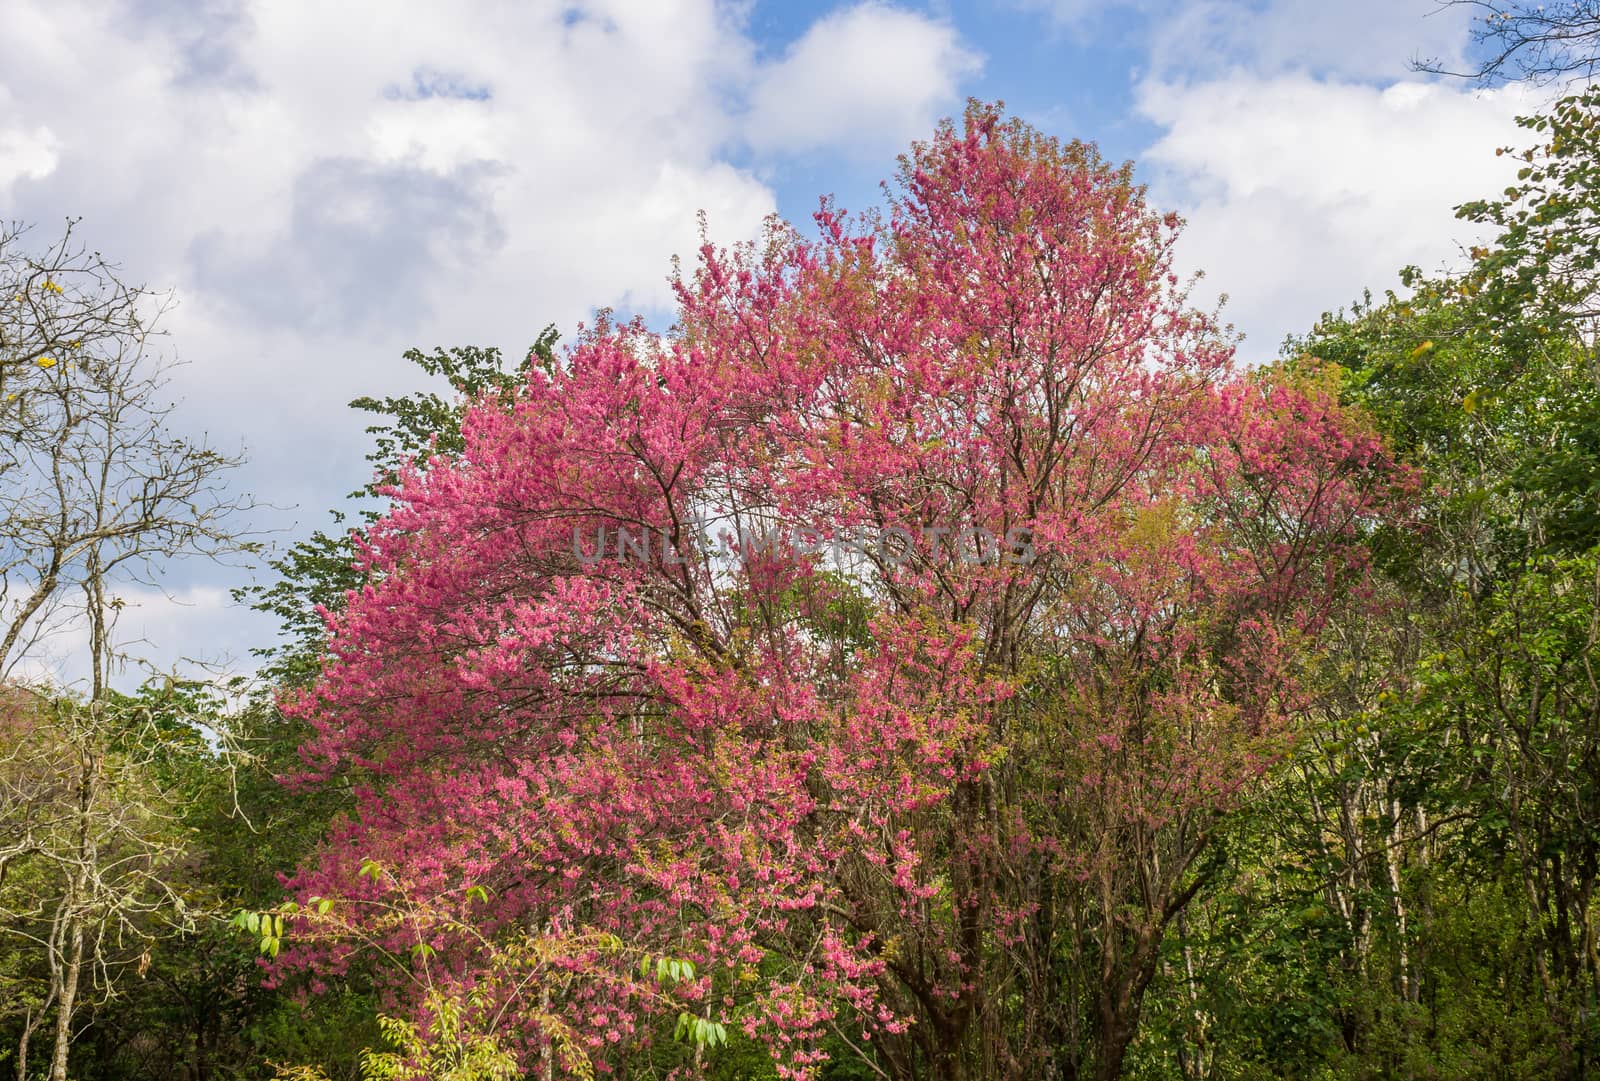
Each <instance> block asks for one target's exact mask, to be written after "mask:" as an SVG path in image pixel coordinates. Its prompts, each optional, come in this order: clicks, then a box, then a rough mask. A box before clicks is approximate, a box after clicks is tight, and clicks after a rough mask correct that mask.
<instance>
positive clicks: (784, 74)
mask: <svg viewBox="0 0 1600 1081" xmlns="http://www.w3.org/2000/svg"><path fill="white" fill-rule="evenodd" d="M982 66H983V58H982V57H981V56H979V55H978V54H977V53H975V52H973V51H971V50H969V49H968V48H967V47H966V46H964V45H963V44H962V41H961V37H960V35H959V34H958V33H957V32H956V30H955V28H954V27H953V26H951V25H949V24H948V23H944V22H939V21H935V20H932V19H929V18H927V17H925V16H923V15H920V14H918V13H915V12H911V11H906V10H903V9H900V8H896V7H891V6H889V5H887V4H881V3H875V2H868V3H863V4H858V5H857V6H855V7H851V8H846V9H843V10H841V11H837V12H834V13H833V14H831V15H827V16H825V17H823V18H822V19H819V20H818V21H817V22H815V23H813V24H812V26H811V28H810V29H809V30H807V31H806V33H805V36H803V37H802V38H800V40H799V41H797V42H795V43H794V44H793V45H792V46H790V47H789V49H788V51H787V52H785V53H784V55H783V57H782V59H780V60H779V61H778V62H776V63H774V64H772V65H770V66H769V67H767V68H765V69H764V70H762V71H761V73H760V74H759V75H758V77H757V79H756V82H755V86H754V88H753V89H752V90H751V93H750V113H749V115H748V117H747V119H746V124H745V137H746V139H747V140H748V141H749V142H750V144H751V145H752V146H753V147H755V148H756V149H757V150H760V151H764V152H768V153H770V152H773V151H776V150H784V151H790V152H792V151H796V150H813V149H816V148H819V147H824V146H835V145H840V144H849V145H852V146H854V147H855V148H857V149H861V150H867V151H880V150H883V149H885V148H891V149H898V148H899V147H900V146H901V145H902V144H904V143H905V142H907V141H908V140H910V139H912V138H916V137H920V136H922V135H925V134H927V132H928V129H929V128H930V127H931V126H932V124H933V121H934V120H935V119H936V118H937V116H938V115H939V114H940V113H941V111H943V110H946V109H947V108H948V107H949V105H950V104H951V102H952V101H955V100H958V97H959V87H960V85H961V82H962V80H963V79H966V78H968V77H969V76H972V75H975V74H977V72H978V71H979V70H980V69H981V68H982Z"/></svg>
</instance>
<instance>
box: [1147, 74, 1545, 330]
mask: <svg viewBox="0 0 1600 1081" xmlns="http://www.w3.org/2000/svg"><path fill="white" fill-rule="evenodd" d="M1536 107H1537V102H1536V100H1535V99H1534V98H1533V97H1532V96H1531V94H1530V93H1529V92H1528V91H1527V90H1526V89H1524V88H1521V87H1508V88H1506V89H1503V90H1498V91H1492V92H1473V91H1469V90H1466V89H1464V88H1460V87H1453V86H1446V85H1441V84H1437V83H1419V82H1400V83H1395V84H1392V85H1390V86H1388V87H1387V88H1379V87H1375V86H1369V85H1361V84H1356V83H1349V82H1339V81H1329V80H1320V79H1315V78H1312V77H1310V76H1307V75H1280V76H1273V77H1260V76H1253V75H1245V74H1237V73H1236V74H1233V75H1230V76H1227V77H1224V78H1220V79H1215V80H1210V81H1205V82H1198V83H1193V84H1167V83H1151V84H1147V85H1146V86H1144V87H1143V88H1142V90H1141V93H1140V99H1139V109H1140V111H1141V112H1142V113H1143V114H1144V115H1145V116H1146V117H1148V118H1149V119H1150V120H1153V121H1154V122H1156V123H1158V124H1159V125H1161V126H1162V127H1163V128H1165V129H1166V134H1165V135H1163V136H1162V137H1161V138H1160V139H1158V140H1157V141H1156V142H1155V144H1154V145H1152V146H1151V147H1150V148H1149V149H1148V150H1146V151H1145V152H1144V153H1143V154H1142V155H1140V161H1141V164H1142V166H1143V168H1144V169H1145V170H1146V173H1147V175H1149V176H1150V177H1151V189H1152V191H1151V194H1152V198H1153V199H1154V200H1155V202H1156V203H1157V205H1160V206H1163V207H1167V208H1172V209H1177V210H1178V211H1180V212H1181V213H1182V214H1183V215H1184V216H1185V217H1186V218H1187V219H1188V222H1189V225H1188V228H1187V230H1186V232H1185V236H1184V238H1183V240H1182V241H1181V243H1180V249H1179V253H1180V259H1181V260H1182V262H1183V263H1184V264H1185V265H1186V266H1188V267H1190V268H1204V269H1205V271H1206V273H1207V286H1208V289H1209V292H1210V294H1211V295H1213V296H1214V295H1215V292H1216V291H1218V290H1220V291H1225V292H1226V293H1228V294H1229V296H1230V302H1229V305H1228V308H1227V309H1226V313H1225V314H1226V315H1227V316H1228V317H1229V318H1230V319H1231V320H1232V321H1233V322H1235V323H1236V325H1238V326H1239V328H1240V329H1241V330H1243V331H1245V332H1246V334H1247V335H1248V336H1249V342H1248V345H1247V346H1246V348H1245V350H1244V355H1245V356H1246V357H1247V358H1249V359H1252V360H1259V359H1264V358H1265V357H1268V356H1270V355H1272V353H1273V351H1274V350H1275V349H1276V348H1277V346H1278V344H1279V342H1280V341H1281V339H1282V337H1283V335H1284V334H1286V333H1289V332H1303V331H1305V330H1308V329H1309V328H1310V326H1311V324H1312V323H1313V322H1314V321H1315V320H1316V318H1317V317H1318V316H1319V315H1320V314H1321V313H1322V312H1323V311H1325V310H1329V309H1332V308H1337V307H1340V306H1342V305H1344V304H1346V303H1347V302H1348V301H1350V300H1352V299H1355V298H1356V297H1358V296H1359V295H1360V292H1361V290H1362V289H1364V288H1367V287H1371V288H1372V289H1373V290H1374V291H1381V290H1382V289H1384V288H1389V287H1393V286H1395V285H1396V282H1397V278H1396V272H1397V271H1398V270H1399V268H1400V267H1402V266H1405V265H1407V264H1416V265H1419V266H1421V267H1422V268H1423V269H1425V270H1436V269H1440V268H1441V267H1443V266H1445V265H1447V264H1452V263H1455V262H1456V261H1457V257H1458V255H1459V252H1460V248H1461V246H1462V245H1464V244H1467V243H1470V242H1472V241H1474V240H1476V239H1477V238H1478V237H1479V236H1480V235H1481V234H1480V233H1479V232H1478V231H1477V230H1476V228H1475V227H1474V226H1472V225H1471V224H1470V223H1466V222H1461V221H1457V220H1456V219H1455V217H1454V214H1453V207H1454V206H1455V205H1457V204H1459V203H1462V202H1465V201H1467V200H1469V199H1474V198H1480V197H1483V196H1486V195H1492V194H1494V193H1495V192H1497V191H1499V190H1500V189H1501V188H1503V187H1504V186H1505V184H1506V183H1507V182H1508V181H1509V179H1510V177H1511V174H1512V173H1513V172H1514V168H1515V167H1514V165H1513V164H1512V163H1511V161H1510V159H1509V158H1497V157H1496V156H1495V154H1494V150H1495V147H1496V146H1499V145H1503V144H1507V143H1511V144H1515V143H1517V142H1518V141H1519V134H1521V133H1520V132H1519V129H1517V128H1516V127H1515V126H1514V124H1513V118H1514V117H1515V116H1517V115H1518V114H1520V113H1526V112H1529V111H1532V110H1533V109H1535V108H1536ZM1197 299H1200V298H1198V297H1197Z"/></svg>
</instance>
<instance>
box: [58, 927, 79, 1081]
mask: <svg viewBox="0 0 1600 1081" xmlns="http://www.w3.org/2000/svg"><path fill="white" fill-rule="evenodd" d="M68 918H69V919H72V921H73V922H72V955H71V957H69V958H68V960H67V965H66V968H65V969H63V970H62V973H61V1002H60V1005H58V1006H57V1007H56V1046H55V1054H54V1055H53V1056H52V1058H51V1061H50V1081H67V1052H68V1051H69V1050H70V1049H71V1046H72V1012H73V1008H74V1006H76V1004H77V999H78V980H79V977H80V976H81V974H82V972H83V924H82V923H81V922H79V921H78V920H76V919H74V918H72V917H68Z"/></svg>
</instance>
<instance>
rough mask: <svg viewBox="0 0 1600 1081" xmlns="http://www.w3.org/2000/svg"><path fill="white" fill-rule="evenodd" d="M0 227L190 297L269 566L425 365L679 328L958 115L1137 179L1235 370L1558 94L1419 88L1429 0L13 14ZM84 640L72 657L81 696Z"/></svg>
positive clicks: (591, 3)
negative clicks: (389, 403) (706, 262)
mask: <svg viewBox="0 0 1600 1081" xmlns="http://www.w3.org/2000/svg"><path fill="white" fill-rule="evenodd" d="M0 21H3V24H4V25H3V28H0V217H3V218H7V219H17V220H22V221H30V222H35V223H38V228H39V234H38V235H40V236H41V237H43V236H47V235H49V233H50V232H51V231H52V230H53V229H55V228H57V227H58V224H59V222H60V221H61V220H62V219H63V218H65V217H67V216H68V215H71V216H79V217H81V218H82V219H83V222H82V225H81V226H80V229H81V232H82V235H83V236H84V238H85V239H86V240H87V241H88V242H89V243H90V244H91V245H92V246H93V247H96V248H98V249H100V250H101V251H103V252H105V253H106V254H108V255H110V256H112V257H114V258H115V259H117V260H119V261H120V262H121V263H122V265H123V266H124V268H125V271H126V274H127V276H128V277H129V278H132V279H135V280H140V281H145V282H148V283H150V284H152V285H155V286H158V287H163V288H171V289H173V290H175V292H176V295H177V298H178V301H179V306H178V308H177V310H176V311H175V312H174V313H173V315H172V316H171V317H170V319H169V320H168V322H167V328H168V330H169V331H170V332H171V338H170V345H171V346H172V350H173V352H174V354H175V355H176V357H177V358H178V359H179V360H181V361H182V362H183V364H184V366H183V367H181V368H180V369H178V371H177V372H176V374H175V376H174V379H173V383H172V389H173V392H174V393H175V394H176V395H177V396H179V397H181V398H182V399H183V408H182V416H183V418H184V422H185V423H186V424H187V425H188V426H189V427H191V428H192V429H194V430H196V431H201V430H203V431H206V432H208V433H209V434H210V437H211V438H212V439H213V440H214V441H215V442H217V443H219V444H221V445H223V446H225V447H238V446H241V445H242V446H243V447H244V449H245V451H246V452H247V454H248V455H249V458H250V464H249V466H248V467H247V468H246V469H245V470H243V471H242V472H241V474H240V476H239V477H238V483H239V486H240V487H241V488H242V489H245V490H248V491H250V492H252V493H253V494H254V495H256V497H257V498H259V499H260V500H262V501H263V502H264V503H265V504H268V505H269V506H268V507H266V508H264V509H263V510H262V511H261V513H260V514H259V515H258V516H257V519H256V522H255V524H256V525H257V526H258V527H260V528H263V529H269V530H275V531H277V532H276V533H275V536H276V538H277V540H278V541H279V543H285V542H288V541H290V540H292V539H294V538H295V537H296V536H299V535H303V534H304V533H305V532H307V531H309V530H310V529H311V528H313V527H316V526H321V525H324V524H325V523H326V522H327V516H326V510H327V508H329V507H332V506H335V505H337V504H338V503H339V502H340V499H341V497H342V495H343V494H344V493H345V492H347V491H349V490H350V489H351V488H352V487H354V486H356V485H357V484H359V483H360V482H361V481H362V480H364V479H365V477H364V466H363V463H362V461H361V456H362V454H363V452H364V437H363V435H362V434H361V427H362V424H361V421H360V418H359V417H356V416H354V415H352V414H351V413H350V412H349V411H348V410H347V409H346V408H345V403H346V402H348V401H349V400H350V399H351V398H353V397H355V396H357V395H361V394H384V393H395V392H404V391H406V390H408V389H412V387H413V386H414V385H415V380H414V379H413V377H412V373H411V372H410V371H409V370H408V369H407V366H406V365H405V364H404V362H403V361H401V359H400V355H401V353H402V352H403V351H404V350H405V349H406V348H407V347H409V346H413V345H417V346H423V347H431V346H434V345H453V344H480V345H499V346H501V347H503V348H505V349H507V350H508V351H513V352H520V351H521V350H522V349H524V348H525V347H526V346H527V344H528V343H529V342H531V341H532V339H533V338H534V336H535V335H536V334H537V333H538V331H539V329H540V328H541V327H543V326H544V325H545V324H546V323H548V322H555V323H556V324H557V325H558V326H560V327H562V328H565V329H568V330H570V329H571V328H572V327H573V326H574V325H576V323H577V322H578V321H580V320H582V319H584V318H586V317H587V316H588V315H589V314H590V313H591V312H592V311H593V309H594V308H595V307H598V306H612V307H615V308H617V309H618V310H620V311H624V312H640V313H642V314H644V315H646V316H647V317H648V318H650V319H652V321H656V322H664V321H666V320H668V319H669V318H670V310H669V308H668V307H667V305H668V303H669V295H668V291H667V287H666V280H667V275H668V273H669V271H670V259H671V256H672V255H673V254H674V253H681V254H685V255H689V254H691V253H692V251H693V249H694V247H695V245H696V214H697V212H698V211H702V210H703V211H704V212H705V213H706V216H707V220H708V222H709V227H710V231H711V234H712V236H713V238H714V239H716V240H718V241H723V242H731V241H735V240H738V239H741V238H744V237H746V236H749V235H752V234H753V232H754V231H755V230H756V228H757V227H758V225H759V223H760V221H761V220H762V218H763V216H764V215H766V214H769V213H772V212H777V213H780V214H782V215H783V216H785V217H787V218H790V219H791V220H796V221H800V222H804V221H805V220H806V219H807V217H808V216H809V214H810V213H811V212H812V210H813V209H815V206H816V201H817V197H818V196H819V195H820V194H821V193H824V192H832V193H835V194H836V195H837V197H838V199H839V201H840V202H841V203H842V204H843V205H846V206H849V207H852V208H859V207H862V206H865V205H868V204H869V203H873V202H876V201H877V199H878V197H879V196H878V189H877V183H878V181H879V180H880V179H882V178H884V177H886V176H889V175H891V174H892V171H893V167H894V158H895V155H896V154H897V153H898V152H899V151H900V150H901V149H903V148H904V147H905V146H906V144H907V143H908V142H909V141H910V140H911V139H914V138H919V137H923V136H926V135H927V134H928V133H929V132H931V130H932V129H933V126H934V124H935V123H936V121H937V119H938V118H940V117H942V116H948V115H951V114H952V113H958V112H959V111H960V109H961V106H962V103H963V101H964V100H965V99H966V98H967V97H968V96H977V97H980V98H984V99H988V100H995V99H1000V100H1004V101H1005V102H1006V103H1007V105H1008V107H1009V108H1010V109H1011V110H1013V111H1014V112H1017V113H1019V114H1020V115H1022V116H1024V117H1026V118H1027V119H1029V120H1030V121H1032V122H1033V123H1035V124H1036V125H1038V126H1040V127H1041V128H1043V129H1045V130H1047V131H1049V132H1051V133H1053V134H1056V135H1059V136H1062V137H1065V138H1083V139H1089V140H1094V141H1096V142H1098V143H1099V145H1100V147H1101V149H1102V151H1103V152H1104V153H1105V154H1106V155H1107V156H1108V157H1110V158H1113V159H1116V160H1122V159H1133V160H1135V161H1136V162H1137V163H1138V169H1139V176H1140V178H1141V179H1142V180H1144V181H1145V182H1147V183H1148V184H1149V186H1150V192H1151V198H1152V201H1153V202H1155V203H1156V204H1157V205H1158V206H1160V207H1162V208H1163V209H1174V210H1178V211H1179V212H1180V213H1182V214H1183V215H1184V216H1185V217H1186V218H1187V219H1188V221H1189V227H1188V230H1187V232H1186V234H1185V237H1184V239H1183V241H1182V242H1181V245H1180V248H1179V259H1180V262H1181V264H1182V266H1183V267H1184V268H1185V269H1186V270H1189V271H1197V270H1204V271H1205V272H1206V278H1205V280H1204V281H1203V282H1202V283H1201V284H1200V285H1199V286H1197V288H1196V291H1195V294H1194V296H1195V298H1196V300H1197V301H1198V302H1200V303H1202V304H1204V305H1205V306H1207V307H1209V306H1211V305H1212V304H1214V303H1215V302H1216V298H1217V297H1218V295H1219V294H1221V293H1226V294H1228V296H1229V302H1228V304H1227V306H1226V308H1225V309H1224V312H1225V315H1226V316H1227V317H1228V318H1229V319H1231V320H1232V321H1233V322H1234V323H1235V324H1236V325H1237V327H1238V328H1239V329H1240V330H1241V331H1242V332H1243V333H1244V334H1245V335H1246V338H1245V340H1244V343H1243V345H1242V347H1241V356H1242V357H1244V358H1245V359H1247V360H1250V361H1256V360H1261V359H1266V358H1269V357H1271V356H1272V355H1273V354H1274V353H1275V351H1276V348H1277V345H1278V343H1279V342H1280V341H1281V340H1282V338H1283V336H1284V335H1285V334H1286V333H1289V332H1292V331H1302V330H1305V329H1306V328H1307V327H1308V326H1309V325H1310V323H1311V322H1312V321H1314V320H1315V318H1316V316H1317V315H1318V314H1319V313H1320V312H1322V311H1323V310H1325V309H1329V308H1334V307H1338V306H1340V305H1341V304H1343V303H1346V302H1347V301H1349V300H1350V299H1351V298H1353V297H1355V296H1357V295H1359V293H1360V292H1361V290H1362V289H1363V288H1367V287H1371V288H1373V289H1374V290H1379V291H1381V290H1382V289H1384V288H1387V287H1391V286H1393V285H1394V284H1395V271H1396V270H1397V269H1398V268H1399V267H1401V266H1403V265H1406V264H1408V263H1416V264H1419V265H1422V266H1424V267H1427V268H1437V267H1440V266H1443V265H1447V264H1449V263H1451V262H1453V261H1454V260H1455V258H1456V256H1457V253H1458V252H1459V250H1460V248H1461V246H1462V245H1463V244H1466V243H1469V242H1471V241H1473V240H1475V239H1477V238H1476V237H1475V236H1474V235H1472V234H1470V233H1469V232H1467V231H1466V230H1465V228H1464V227H1463V226H1462V225H1461V224H1460V223H1458V222H1456V221H1455V220H1454V219H1453V217H1452V215H1451V208H1452V207H1453V206H1454V205H1455V204H1457V203H1460V202H1462V201H1464V200H1466V199H1470V198H1475V197H1478V196H1481V195H1484V194H1487V193H1490V192H1494V191H1497V190H1499V189H1500V188H1501V187H1503V186H1504V184H1505V183H1506V180H1507V171H1508V170H1509V168H1510V165H1509V162H1508V160H1506V159H1497V158H1496V157H1495V156H1494V148H1495V146H1497V145H1499V144H1502V143H1507V142H1517V141H1518V139H1517V132H1516V129H1515V128H1514V126H1513V124H1512V118H1513V117H1514V116H1515V115H1517V114H1518V113H1524V112H1528V111H1531V110H1533V109H1536V108H1537V107H1538V104H1539V102H1540V101H1541V100H1542V95H1541V93H1540V92H1537V91H1535V90H1533V89H1530V88H1527V87H1523V86H1519V85H1515V84H1513V85H1510V86H1507V87H1504V88H1501V89H1498V90H1496V91H1493V92H1487V93H1485V92H1477V91H1474V90H1472V89H1471V88H1470V87H1467V86H1464V85H1461V84H1459V83H1453V82H1448V81H1446V82H1441V81H1437V80H1433V79H1429V78H1425V77H1422V76H1419V75H1417V74H1415V73H1414V72H1412V71H1411V70H1410V69H1409V66H1408V62H1409V61H1410V60H1411V59H1412V58H1414V57H1418V56H1425V57H1436V58H1441V59H1445V60H1451V59H1455V58H1459V57H1460V56H1461V55H1462V53H1463V51H1464V50H1466V49H1467V48H1468V44H1469V35H1468V31H1469V25H1468V22H1467V15H1466V12H1465V10H1463V9H1448V10H1441V9H1439V8H1438V6H1437V5H1436V4H1435V3H1434V2H1433V0H1344V2H1341V3H1337V4H1334V3H1327V2H1325V0H1322V2H1317V0H1168V2H1160V0H1123V2H1118V0H1101V2H1099V3H1090V2H1087V0H995V2H980V0H959V2H956V0H946V2H927V3H915V2H909V0H905V2H896V3H890V2H887V0H861V2H846V3H839V4H826V3H825V4H800V3H778V2H772V0H749V2H740V3H727V2H718V0H585V2H565V0H548V2H540V0H528V2H526V3H521V4H505V3H497V2H494V0H483V2H481V3H473V2H464V3H459V4H450V5H443V4H437V3H424V2H421V0H371V2H349V3H344V2H341V3H337V4H329V3H326V2H323V3H312V2H309V0H199V2H195V3H183V2H179V0H94V2H77V0H5V13H4V15H3V16H0ZM241 578H242V576H241V573H240V572H236V571H227V570H222V569H218V568H212V567H206V566H197V565H190V566H180V567H175V568H173V570H172V573H171V574H170V576H169V577H168V580H167V581H166V583H165V586H166V589H165V592H164V593H163V592H162V591H156V590H151V589H148V588H142V587H139V588H135V587H129V588H128V589H127V590H126V591H125V593H126V598H127V600H128V602H129V606H130V607H129V608H128V610H127V612H126V613H125V615H124V617H123V630H124V632H125V635H126V636H127V637H129V638H142V639H146V640H147V641H148V645H146V646H143V647H141V650H142V652H144V653H145V654H147V655H149V656H151V657H153V658H154V659H156V660H157V661H158V662H159V663H161V664H162V665H166V664H170V663H174V662H176V661H177V660H178V659H179V658H181V657H203V658H206V659H209V660H212V661H220V662H222V663H224V664H232V665H234V666H236V667H237V666H245V667H247V666H248V663H249V659H248V650H249V648H250V646H252V645H256V644H259V643H261V642H262V641H263V640H264V639H266V638H268V637H270V635H271V633H272V627H271V625H270V623H266V622H264V621H262V620H261V619H259V618H257V617H254V616H252V615H251V614H250V613H246V612H241V611H239V610H238V609H236V608H234V607H232V606H231V605H230V603H229V602H228V599H227V588H228V587H229V586H230V585H233V584H236V583H238V582H239V581H240V580H241ZM74 647H75V641H74V636H73V635H72V634H71V633H70V632H69V633H67V634H65V635H63V636H62V637H61V638H60V639H59V640H58V641H57V642H56V646H55V649H56V654H55V657H54V658H41V659H40V660H39V662H38V663H39V666H40V668H41V670H48V669H49V668H50V667H51V666H52V665H54V666H55V667H56V668H57V670H59V671H60V672H62V673H64V674H65V675H66V676H68V677H70V676H71V675H72V674H73V672H74V670H75V669H74V662H73V660H72V659H71V658H72V656H73V650H74Z"/></svg>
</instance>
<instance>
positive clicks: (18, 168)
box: [0, 124, 59, 191]
mask: <svg viewBox="0 0 1600 1081" xmlns="http://www.w3.org/2000/svg"><path fill="white" fill-rule="evenodd" d="M56 146H57V142H56V137H55V135H53V134H52V133H51V131H50V129H49V128H47V127H45V126H43V125H42V124H41V125H40V126H39V127H36V128H34V129H33V130H31V131H29V130H27V129H24V128H10V129H6V128H0V191H5V190H6V189H7V188H9V187H10V186H11V185H12V184H14V183H15V182H16V181H18V180H23V179H27V180H42V179H44V178H45V177H47V176H49V175H50V174H51V173H53V172H55V168H56V162H57V161H58V160H59V158H58V156H57V154H56Z"/></svg>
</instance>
